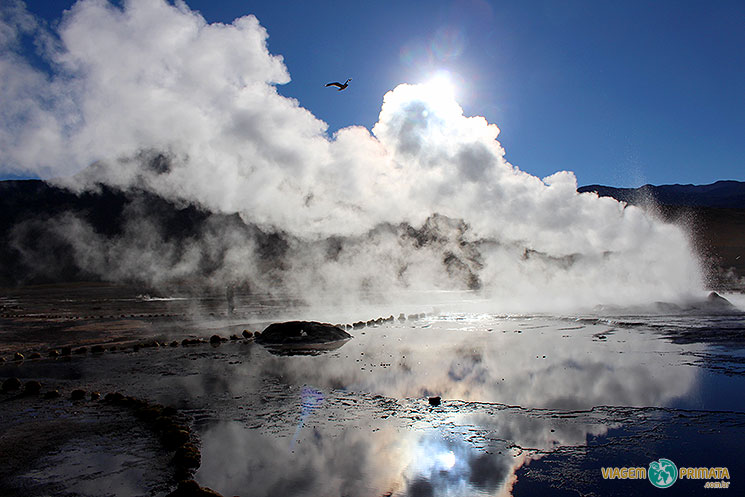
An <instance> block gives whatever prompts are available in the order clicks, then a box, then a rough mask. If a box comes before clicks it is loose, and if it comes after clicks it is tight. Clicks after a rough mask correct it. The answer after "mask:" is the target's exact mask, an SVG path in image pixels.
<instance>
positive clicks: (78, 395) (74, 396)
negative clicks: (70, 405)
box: [70, 389, 85, 400]
mask: <svg viewBox="0 0 745 497" xmlns="http://www.w3.org/2000/svg"><path fill="white" fill-rule="evenodd" d="M70 399H71V400H83V399H85V391H84V390H80V389H78V390H73V391H72V393H71V394H70Z"/></svg>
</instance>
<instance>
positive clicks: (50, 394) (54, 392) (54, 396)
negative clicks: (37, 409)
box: [44, 390, 60, 399]
mask: <svg viewBox="0 0 745 497" xmlns="http://www.w3.org/2000/svg"><path fill="white" fill-rule="evenodd" d="M59 396H60V393H59V390H50V391H48V392H47V393H45V394H44V398H45V399H57V398H59Z"/></svg>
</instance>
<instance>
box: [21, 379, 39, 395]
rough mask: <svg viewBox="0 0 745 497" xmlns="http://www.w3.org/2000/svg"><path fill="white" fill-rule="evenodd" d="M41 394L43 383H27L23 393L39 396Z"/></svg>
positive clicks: (33, 381)
mask: <svg viewBox="0 0 745 497" xmlns="http://www.w3.org/2000/svg"><path fill="white" fill-rule="evenodd" d="M39 392H41V383H39V382H38V381H35V380H31V381H27V382H26V384H25V385H24V386H23V393H24V394H26V395H39Z"/></svg>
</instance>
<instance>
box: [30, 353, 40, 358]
mask: <svg viewBox="0 0 745 497" xmlns="http://www.w3.org/2000/svg"><path fill="white" fill-rule="evenodd" d="M28 358H29V359H41V354H39V353H38V352H34V353H32V354H31V355H30V356H28Z"/></svg>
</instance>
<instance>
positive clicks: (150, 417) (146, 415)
mask: <svg viewBox="0 0 745 497" xmlns="http://www.w3.org/2000/svg"><path fill="white" fill-rule="evenodd" d="M161 414H163V409H162V408H159V407H158V406H150V407H141V408H139V409H137V411H136V412H135V416H137V417H138V418H140V419H144V420H145V421H154V420H155V419H157V418H158V417H159V416H160V415H161Z"/></svg>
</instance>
